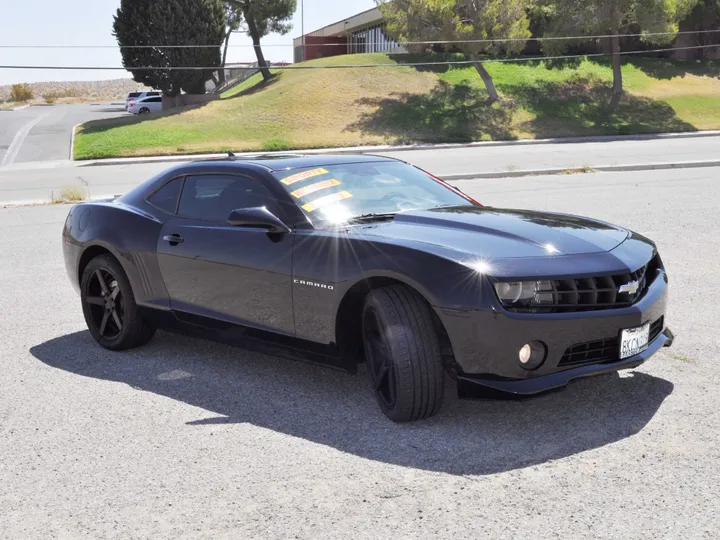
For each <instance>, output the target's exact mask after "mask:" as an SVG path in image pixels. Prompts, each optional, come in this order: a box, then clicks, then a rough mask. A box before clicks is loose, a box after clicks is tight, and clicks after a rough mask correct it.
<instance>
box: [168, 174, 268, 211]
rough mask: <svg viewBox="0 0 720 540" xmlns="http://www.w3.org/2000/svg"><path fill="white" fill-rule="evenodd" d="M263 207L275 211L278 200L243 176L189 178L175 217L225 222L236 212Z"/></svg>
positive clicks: (262, 187) (257, 182)
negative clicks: (231, 213)
mask: <svg viewBox="0 0 720 540" xmlns="http://www.w3.org/2000/svg"><path fill="white" fill-rule="evenodd" d="M255 206H266V207H268V209H272V210H274V211H275V210H276V209H277V200H276V199H275V197H274V196H273V195H272V194H271V193H270V192H269V191H268V190H267V188H266V187H265V186H263V185H262V184H261V183H260V182H259V181H257V180H254V179H252V178H247V177H245V176H228V175H220V174H218V175H206V176H205V175H203V176H188V178H187V180H186V181H185V187H184V188H183V192H182V196H181V197H180V208H179V210H178V213H179V214H180V215H181V216H183V217H194V218H200V219H209V220H213V221H225V220H227V218H228V217H229V216H230V212H232V211H233V210H237V209H239V208H252V207H255Z"/></svg>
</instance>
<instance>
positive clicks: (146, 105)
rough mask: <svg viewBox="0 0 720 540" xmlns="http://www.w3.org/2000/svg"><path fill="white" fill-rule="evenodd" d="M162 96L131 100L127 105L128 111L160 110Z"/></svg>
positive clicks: (146, 112)
mask: <svg viewBox="0 0 720 540" xmlns="http://www.w3.org/2000/svg"><path fill="white" fill-rule="evenodd" d="M162 108H163V105H162V97H146V98H143V99H139V100H137V101H133V102H131V103H130V105H128V112H129V113H133V114H150V113H154V112H160V111H162Z"/></svg>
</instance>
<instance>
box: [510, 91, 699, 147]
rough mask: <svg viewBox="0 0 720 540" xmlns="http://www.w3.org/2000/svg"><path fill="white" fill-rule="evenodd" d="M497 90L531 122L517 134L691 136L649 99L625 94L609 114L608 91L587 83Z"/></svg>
mask: <svg viewBox="0 0 720 540" xmlns="http://www.w3.org/2000/svg"><path fill="white" fill-rule="evenodd" d="M498 87H499V88H500V90H501V92H503V93H504V94H505V95H506V96H507V97H508V98H510V99H512V100H513V101H514V102H515V103H516V104H517V105H518V106H520V107H522V108H524V109H526V110H527V111H529V112H530V113H531V115H532V116H533V117H534V118H532V119H531V120H528V121H526V122H525V123H524V124H522V125H520V126H518V127H519V129H521V130H523V131H527V132H531V133H533V134H534V135H535V136H536V137H539V138H545V137H566V136H582V135H627V134H635V133H660V132H679V131H696V128H695V127H694V126H693V125H692V124H689V123H687V122H684V121H683V120H681V119H679V118H678V117H677V115H676V114H675V110H674V109H673V108H672V107H671V106H670V105H668V104H667V103H665V102H662V101H657V100H654V99H651V98H647V97H641V96H635V95H632V94H629V93H627V92H626V93H625V95H624V96H623V98H622V100H621V101H620V103H619V105H618V106H617V107H616V108H614V109H613V108H611V107H610V106H609V103H610V98H611V96H612V89H611V88H610V87H609V86H607V85H605V84H602V83H597V82H595V81H592V80H589V79H583V78H578V79H574V80H571V81H567V82H562V83H558V82H554V81H552V82H551V81H540V82H532V83H527V84H521V85H512V86H507V87H505V86H503V85H502V84H499V85H498Z"/></svg>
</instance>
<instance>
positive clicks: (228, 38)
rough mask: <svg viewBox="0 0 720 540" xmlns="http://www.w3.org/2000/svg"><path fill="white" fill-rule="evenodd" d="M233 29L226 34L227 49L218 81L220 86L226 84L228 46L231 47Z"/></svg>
mask: <svg viewBox="0 0 720 540" xmlns="http://www.w3.org/2000/svg"><path fill="white" fill-rule="evenodd" d="M232 32H233V31H232V28H230V30H228V32H227V34H225V48H224V49H223V55H222V64H221V66H222V67H221V68H220V71H219V72H218V79H219V82H220V84H225V62H226V61H227V51H228V45H230V36H231V35H232Z"/></svg>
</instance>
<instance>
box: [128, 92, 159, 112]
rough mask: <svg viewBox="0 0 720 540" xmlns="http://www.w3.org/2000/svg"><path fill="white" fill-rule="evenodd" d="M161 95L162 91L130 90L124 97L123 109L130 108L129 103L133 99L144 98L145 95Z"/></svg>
mask: <svg viewBox="0 0 720 540" xmlns="http://www.w3.org/2000/svg"><path fill="white" fill-rule="evenodd" d="M158 96H160V97H162V92H156V91H152V92H130V93H129V94H128V95H127V97H126V98H125V110H126V111H127V110H129V109H130V103H132V102H134V101H139V100H141V99H144V98H146V97H158Z"/></svg>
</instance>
